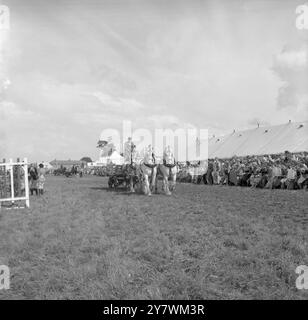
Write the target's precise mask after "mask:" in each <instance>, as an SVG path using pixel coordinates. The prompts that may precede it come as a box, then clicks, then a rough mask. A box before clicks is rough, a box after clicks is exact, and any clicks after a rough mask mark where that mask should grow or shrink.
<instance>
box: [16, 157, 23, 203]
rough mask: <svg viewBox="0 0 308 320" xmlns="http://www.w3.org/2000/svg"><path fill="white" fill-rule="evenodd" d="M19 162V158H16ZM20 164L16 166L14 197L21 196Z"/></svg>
mask: <svg viewBox="0 0 308 320" xmlns="http://www.w3.org/2000/svg"><path fill="white" fill-rule="evenodd" d="M19 162H20V159H19V158H17V163H19ZM20 169H21V168H20V166H16V176H17V183H16V189H17V190H15V191H16V197H21V196H22V194H21V181H20Z"/></svg>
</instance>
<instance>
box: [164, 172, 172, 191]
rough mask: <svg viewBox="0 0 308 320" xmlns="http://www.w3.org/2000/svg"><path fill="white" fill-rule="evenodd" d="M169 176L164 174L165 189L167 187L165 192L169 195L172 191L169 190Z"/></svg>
mask: <svg viewBox="0 0 308 320" xmlns="http://www.w3.org/2000/svg"><path fill="white" fill-rule="evenodd" d="M168 178H169V176H168V175H166V174H164V185H165V186H164V189H165V193H166V195H167V196H170V195H171V192H170V190H169V181H168Z"/></svg>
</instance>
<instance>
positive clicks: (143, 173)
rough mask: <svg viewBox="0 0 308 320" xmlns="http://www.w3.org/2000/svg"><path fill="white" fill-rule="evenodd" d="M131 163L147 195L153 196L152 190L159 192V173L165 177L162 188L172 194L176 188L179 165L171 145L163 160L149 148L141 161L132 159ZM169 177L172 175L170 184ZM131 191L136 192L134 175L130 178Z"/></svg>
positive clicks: (166, 150) (167, 193)
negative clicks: (159, 159)
mask: <svg viewBox="0 0 308 320" xmlns="http://www.w3.org/2000/svg"><path fill="white" fill-rule="evenodd" d="M131 165H132V166H134V168H135V170H136V175H137V176H138V177H139V178H140V184H139V186H140V187H141V191H142V192H143V193H144V194H145V195H148V196H151V195H152V192H154V191H155V192H156V193H157V192H158V186H157V182H158V176H159V175H160V176H162V178H163V186H162V189H163V192H164V193H165V194H166V195H171V192H172V191H174V190H175V185H176V175H177V165H176V162H175V158H174V155H173V152H172V150H171V149H170V147H167V148H166V149H165V151H164V154H163V158H162V161H157V159H156V157H155V155H154V152H153V150H152V148H148V150H147V151H146V152H145V153H144V157H143V159H142V160H141V161H140V162H139V163H137V162H135V161H132V163H131ZM169 177H171V181H170V184H169ZM130 191H131V192H135V187H134V182H133V177H131V179H130Z"/></svg>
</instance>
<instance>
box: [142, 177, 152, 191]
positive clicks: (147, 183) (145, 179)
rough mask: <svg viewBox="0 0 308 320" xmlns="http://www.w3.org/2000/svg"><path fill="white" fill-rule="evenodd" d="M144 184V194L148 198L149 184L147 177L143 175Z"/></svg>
mask: <svg viewBox="0 0 308 320" xmlns="http://www.w3.org/2000/svg"><path fill="white" fill-rule="evenodd" d="M144 184H145V194H146V195H148V196H150V195H151V190H150V184H149V176H148V175H147V174H145V175H144Z"/></svg>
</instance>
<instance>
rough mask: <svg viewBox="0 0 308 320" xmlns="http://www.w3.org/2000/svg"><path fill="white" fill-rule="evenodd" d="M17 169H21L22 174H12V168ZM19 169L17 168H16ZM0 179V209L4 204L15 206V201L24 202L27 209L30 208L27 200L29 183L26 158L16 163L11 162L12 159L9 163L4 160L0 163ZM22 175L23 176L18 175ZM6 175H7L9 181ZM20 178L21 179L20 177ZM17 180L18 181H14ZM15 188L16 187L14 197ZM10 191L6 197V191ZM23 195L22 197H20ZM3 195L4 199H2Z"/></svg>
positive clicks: (28, 199)
mask: <svg viewBox="0 0 308 320" xmlns="http://www.w3.org/2000/svg"><path fill="white" fill-rule="evenodd" d="M15 167H17V170H19V168H22V170H23V172H19V171H17V177H16V174H14V168H15ZM18 167H19V168H18ZM0 173H1V175H0V178H1V184H0V187H1V190H0V191H1V192H0V208H1V207H2V205H3V204H4V203H11V204H12V205H14V204H15V202H16V201H18V202H19V201H24V202H25V206H26V207H27V208H29V207H30V198H29V181H28V161H27V158H24V160H23V161H19V160H17V162H13V160H12V159H10V160H9V162H5V160H4V161H3V162H2V163H0ZM20 173H23V174H20ZM7 174H9V179H8V176H7ZM20 176H22V177H20ZM15 179H17V180H18V181H16V180H15ZM16 186H18V190H17V193H19V194H17V195H16ZM8 188H9V189H10V192H9V196H8V195H7V191H8V190H7V189H8ZM21 193H22V194H24V195H21ZM3 195H4V197H2V196H3Z"/></svg>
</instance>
